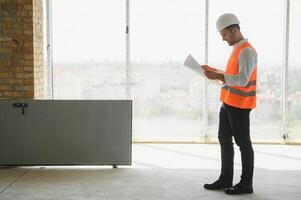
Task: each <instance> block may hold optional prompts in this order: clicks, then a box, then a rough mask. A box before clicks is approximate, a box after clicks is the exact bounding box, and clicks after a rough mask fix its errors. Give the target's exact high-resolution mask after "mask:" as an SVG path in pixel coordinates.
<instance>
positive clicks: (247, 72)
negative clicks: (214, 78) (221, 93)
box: [224, 47, 257, 86]
mask: <svg viewBox="0 0 301 200" xmlns="http://www.w3.org/2000/svg"><path fill="white" fill-rule="evenodd" d="M256 65H257V54H256V52H255V51H254V50H253V49H252V48H250V47H248V48H245V49H243V50H242V51H241V52H240V54H239V58H238V68H239V69H238V71H239V72H238V74H236V75H230V74H224V77H225V82H226V83H225V84H226V85H228V86H246V85H247V84H248V82H249V80H250V77H251V74H252V72H253V70H254V69H255V67H256Z"/></svg>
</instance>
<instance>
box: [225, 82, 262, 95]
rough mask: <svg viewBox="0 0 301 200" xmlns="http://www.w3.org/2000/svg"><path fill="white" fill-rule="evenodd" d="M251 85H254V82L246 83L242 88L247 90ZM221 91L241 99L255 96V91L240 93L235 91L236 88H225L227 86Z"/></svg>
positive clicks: (237, 90)
mask: <svg viewBox="0 0 301 200" xmlns="http://www.w3.org/2000/svg"><path fill="white" fill-rule="evenodd" d="M253 85H256V80H253V81H250V82H248V84H247V85H246V86H244V88H248V87H250V86H253ZM223 89H224V90H227V91H228V92H230V93H233V94H237V95H239V96H243V97H251V96H256V91H250V92H244V91H241V90H239V89H236V88H232V87H231V86H227V85H224V86H223Z"/></svg>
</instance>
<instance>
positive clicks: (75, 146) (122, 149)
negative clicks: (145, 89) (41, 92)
mask: <svg viewBox="0 0 301 200" xmlns="http://www.w3.org/2000/svg"><path fill="white" fill-rule="evenodd" d="M22 110H23V111H22ZM131 145H132V101H131V100H1V101H0V165H130V164H131Z"/></svg>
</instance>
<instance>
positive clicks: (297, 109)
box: [287, 0, 301, 141]
mask: <svg viewBox="0 0 301 200" xmlns="http://www.w3.org/2000/svg"><path fill="white" fill-rule="evenodd" d="M300 12H301V1H299V0H292V1H291V12H290V13H291V15H290V21H291V23H290V43H289V44H290V49H289V55H290V56H289V66H288V69H289V70H288V97H287V101H288V126H289V129H288V130H289V132H288V133H289V139H290V140H291V141H294V140H299V141H300V140H301V103H300V102H301V79H300V77H301V57H300V52H301V46H300V45H301V39H300V35H301V27H300V25H299V22H298V21H299V19H300Z"/></svg>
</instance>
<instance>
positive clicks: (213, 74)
mask: <svg viewBox="0 0 301 200" xmlns="http://www.w3.org/2000/svg"><path fill="white" fill-rule="evenodd" d="M201 67H202V68H203V69H204V70H205V71H204V73H205V76H206V77H207V78H208V79H211V80H220V81H222V82H223V83H225V77H224V75H223V73H220V72H219V70H217V69H215V68H213V67H210V66H208V65H201Z"/></svg>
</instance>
